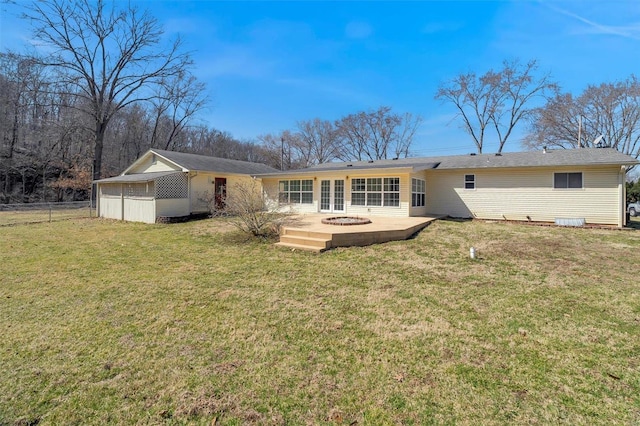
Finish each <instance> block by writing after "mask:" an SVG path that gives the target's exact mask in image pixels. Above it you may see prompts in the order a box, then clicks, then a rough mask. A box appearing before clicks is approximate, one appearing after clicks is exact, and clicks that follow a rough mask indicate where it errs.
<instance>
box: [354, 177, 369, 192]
mask: <svg viewBox="0 0 640 426" xmlns="http://www.w3.org/2000/svg"><path fill="white" fill-rule="evenodd" d="M365 188H366V186H365V180H364V179H353V180H352V181H351V190H352V191H364V190H365Z"/></svg>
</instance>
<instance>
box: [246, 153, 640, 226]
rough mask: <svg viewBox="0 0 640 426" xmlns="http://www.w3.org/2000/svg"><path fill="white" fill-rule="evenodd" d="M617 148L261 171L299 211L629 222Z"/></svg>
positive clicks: (623, 163)
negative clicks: (626, 216)
mask: <svg viewBox="0 0 640 426" xmlns="http://www.w3.org/2000/svg"><path fill="white" fill-rule="evenodd" d="M634 164H638V161H637V160H635V159H634V158H632V157H630V156H628V155H625V154H622V153H620V152H618V151H616V150H615V149H612V148H584V149H572V150H564V149H562V150H546V149H545V150H542V151H530V152H513V153H511V152H510V153H502V154H470V155H456V156H442V157H426V158H404V159H393V160H378V161H352V162H343V163H325V164H320V165H317V166H314V167H309V168H306V169H301V170H289V171H284V172H272V173H263V174H258V175H257V177H258V178H260V179H262V185H263V189H264V191H265V193H266V194H268V195H269V196H270V197H271V199H272V200H273V202H278V203H280V205H282V206H286V208H290V209H292V210H294V211H296V212H300V213H316V212H321V213H330V214H339V215H356V216H376V215H377V216H403V217H410V216H423V215H426V214H435V215H448V216H451V217H460V218H479V219H497V220H518V221H535V222H538V221H539V222H556V223H560V224H576V223H588V224H606V225H614V226H620V227H621V226H624V225H625V224H626V223H625V220H626V218H625V179H626V167H627V166H630V165H634Z"/></svg>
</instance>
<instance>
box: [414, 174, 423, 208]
mask: <svg viewBox="0 0 640 426" xmlns="http://www.w3.org/2000/svg"><path fill="white" fill-rule="evenodd" d="M426 205H427V181H426V180H425V179H420V178H411V207H425V206H426Z"/></svg>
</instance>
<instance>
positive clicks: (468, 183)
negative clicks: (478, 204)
mask: <svg viewBox="0 0 640 426" xmlns="http://www.w3.org/2000/svg"><path fill="white" fill-rule="evenodd" d="M464 189H476V175H464Z"/></svg>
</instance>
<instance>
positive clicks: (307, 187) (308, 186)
mask: <svg viewBox="0 0 640 426" xmlns="http://www.w3.org/2000/svg"><path fill="white" fill-rule="evenodd" d="M302 190H303V191H309V192H312V191H313V181H312V180H303V181H302Z"/></svg>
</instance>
